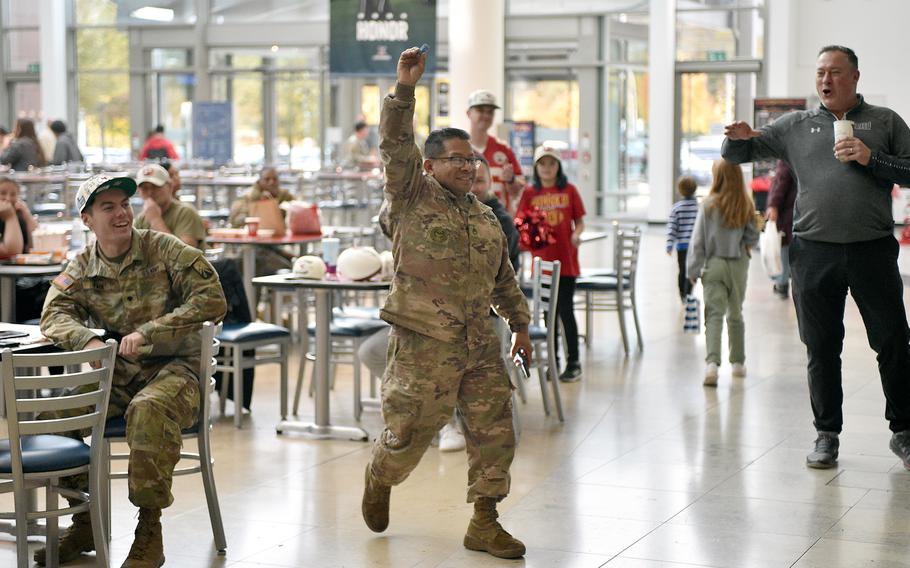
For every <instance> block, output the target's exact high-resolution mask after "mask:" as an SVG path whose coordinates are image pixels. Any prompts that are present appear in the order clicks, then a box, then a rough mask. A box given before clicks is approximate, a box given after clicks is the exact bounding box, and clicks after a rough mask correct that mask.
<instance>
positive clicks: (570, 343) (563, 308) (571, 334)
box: [556, 276, 578, 365]
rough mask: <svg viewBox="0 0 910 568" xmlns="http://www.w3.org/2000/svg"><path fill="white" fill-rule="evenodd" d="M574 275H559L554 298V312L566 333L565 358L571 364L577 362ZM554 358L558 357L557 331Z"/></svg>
mask: <svg viewBox="0 0 910 568" xmlns="http://www.w3.org/2000/svg"><path fill="white" fill-rule="evenodd" d="M576 278H577V277H575V276H560V277H559V295H558V297H557V298H556V314H557V315H558V316H559V321H561V322H562V329H563V331H565V333H566V360H567V362H568V363H569V364H570V365H571V364H573V363H578V324H577V323H575V280H576ZM556 359H557V360H558V359H559V333H558V332H557V333H556Z"/></svg>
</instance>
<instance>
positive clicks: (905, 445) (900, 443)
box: [890, 430, 910, 471]
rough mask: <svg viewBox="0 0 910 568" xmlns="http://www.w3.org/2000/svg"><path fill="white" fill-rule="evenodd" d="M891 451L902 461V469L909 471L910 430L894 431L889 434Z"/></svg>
mask: <svg viewBox="0 0 910 568" xmlns="http://www.w3.org/2000/svg"><path fill="white" fill-rule="evenodd" d="M890 446H891V451H892V452H894V455H896V456H897V457H899V458H900V459H901V461H902V462H904V469H906V470H908V471H910V430H904V431H903V432H895V433H894V434H893V435H892V436H891V444H890Z"/></svg>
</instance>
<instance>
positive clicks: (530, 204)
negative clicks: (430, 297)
mask: <svg viewBox="0 0 910 568" xmlns="http://www.w3.org/2000/svg"><path fill="white" fill-rule="evenodd" d="M535 207H536V208H537V209H540V211H541V212H542V213H544V214H545V215H546V218H547V222H548V223H549V224H550V226H551V227H552V228H553V229H552V230H553V236H554V237H556V242H555V243H553V244H552V245H548V246H546V247H544V248H541V249H534V250H532V251H531V252H532V253H533V255H534V256H536V257H540V259H541V260H548V261H553V260H558V261H559V262H560V263H562V266H561V269H560V270H561V271H560V275H561V276H579V275H580V274H581V268H580V267H579V265H578V249H577V248H576V247H574V246H572V230H573V228H574V227H573V221H577V220H579V219H581V218H582V217H584V215H585V204H584V203H583V202H582V201H581V196H580V195H578V190H577V189H575V186H574V185H572V184H571V183H570V184H567V185H566V187H565V189H559V188H557V187H544V188H542V189H541V190H540V191H538V190H536V189H534V188H533V187H529V188H527V189H525V190H524V193H522V194H521V201H519V203H518V214H517V215H516V216H517V217H528V216H529V215H530V212H531V211H533V210H534V208H535Z"/></svg>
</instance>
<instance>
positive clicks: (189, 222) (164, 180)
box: [134, 164, 205, 250]
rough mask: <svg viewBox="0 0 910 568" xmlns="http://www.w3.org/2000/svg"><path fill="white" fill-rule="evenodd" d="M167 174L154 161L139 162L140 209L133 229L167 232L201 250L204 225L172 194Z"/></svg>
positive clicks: (170, 182) (203, 238)
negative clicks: (149, 162) (140, 166)
mask: <svg viewBox="0 0 910 568" xmlns="http://www.w3.org/2000/svg"><path fill="white" fill-rule="evenodd" d="M172 183H173V182H172V181H171V175H170V174H169V173H168V171H167V170H166V169H164V168H163V167H161V166H159V165H158V164H151V165H148V166H143V167H142V169H141V170H139V174H138V175H137V176H136V186H137V188H138V189H139V195H140V196H142V201H143V204H142V212H141V213H139V215H138V216H137V217H136V221H135V222H134V226H135V227H136V228H137V229H151V230H153V231H158V232H159V233H168V234H170V235H174V236H176V237H177V238H179V239H180V240H181V241H183V242H185V243H186V244H188V245H190V246H191V247H196V248H197V249H199V250H205V226H204V225H203V222H202V217H200V216H199V213H197V212H196V210H195V209H194V208H193V206H192V205H188V204H186V203H183V202H182V201H180V200H179V199H176V198H175V197H174V190H173V188H172V187H171V184H172Z"/></svg>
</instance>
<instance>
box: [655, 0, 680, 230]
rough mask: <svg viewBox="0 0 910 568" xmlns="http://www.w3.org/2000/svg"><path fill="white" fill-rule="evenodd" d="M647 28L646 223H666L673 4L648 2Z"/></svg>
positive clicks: (668, 0) (673, 122) (673, 63)
mask: <svg viewBox="0 0 910 568" xmlns="http://www.w3.org/2000/svg"><path fill="white" fill-rule="evenodd" d="M649 4H650V13H651V14H650V15H651V21H650V24H649V26H648V38H649V39H648V44H649V48H648V115H649V116H648V183H649V185H650V188H651V201H650V204H649V205H648V221H650V222H665V221H666V220H667V216H668V215H669V213H670V207H671V206H672V205H673V188H674V186H675V184H674V180H673V164H674V163H675V161H674V154H675V152H676V148H675V144H674V136H673V132H674V128H675V125H676V120H677V118H676V111H675V109H676V104H675V98H674V97H675V96H676V89H675V84H676V2H675V0H650V2H649Z"/></svg>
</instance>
